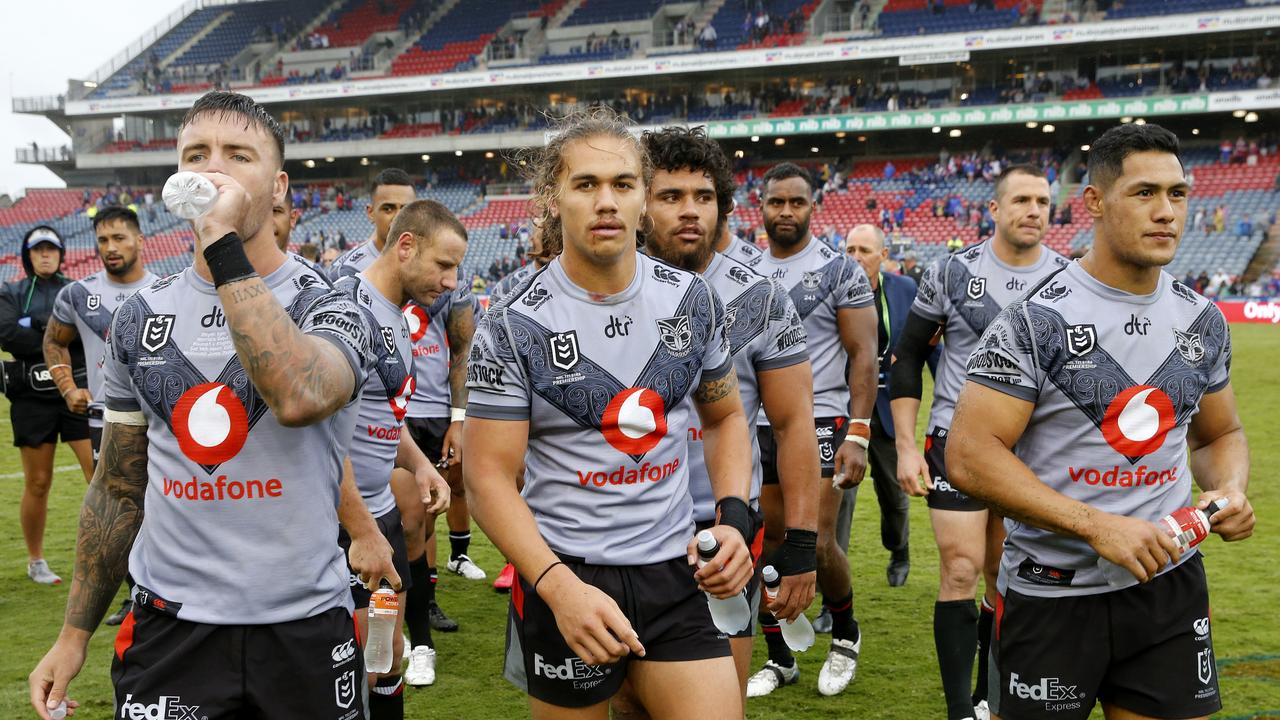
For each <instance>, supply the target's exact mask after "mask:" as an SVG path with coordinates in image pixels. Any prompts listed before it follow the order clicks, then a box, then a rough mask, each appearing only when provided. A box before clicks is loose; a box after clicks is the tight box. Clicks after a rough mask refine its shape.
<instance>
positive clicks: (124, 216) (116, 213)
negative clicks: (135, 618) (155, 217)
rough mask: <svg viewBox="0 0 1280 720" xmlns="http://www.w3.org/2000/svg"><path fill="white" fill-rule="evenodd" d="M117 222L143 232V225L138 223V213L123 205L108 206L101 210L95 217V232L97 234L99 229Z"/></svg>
mask: <svg viewBox="0 0 1280 720" xmlns="http://www.w3.org/2000/svg"><path fill="white" fill-rule="evenodd" d="M117 221H123V222H124V223H126V224H128V225H131V226H133V229H134V230H136V231H137V232H139V233H141V232H142V224H141V223H140V222H138V213H136V212H134V211H133V209H132V208H127V207H125V206H123V205H107V206H106V207H104V208H102V209H101V210H99V211H98V214H97V215H94V216H93V231H94V232H95V233H96V232H97V231H98V228H99V227H101V226H103V225H105V224H107V223H110V222H117Z"/></svg>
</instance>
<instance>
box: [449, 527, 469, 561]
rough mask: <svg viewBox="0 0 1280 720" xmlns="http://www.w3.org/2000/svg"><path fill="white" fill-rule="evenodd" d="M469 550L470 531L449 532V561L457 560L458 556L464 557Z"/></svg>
mask: <svg viewBox="0 0 1280 720" xmlns="http://www.w3.org/2000/svg"><path fill="white" fill-rule="evenodd" d="M470 548H471V531H470V530H467V531H465V532H454V531H452V530H450V531H449V559H450V560H457V559H458V556H459V555H466V554H467V550H469V549H470Z"/></svg>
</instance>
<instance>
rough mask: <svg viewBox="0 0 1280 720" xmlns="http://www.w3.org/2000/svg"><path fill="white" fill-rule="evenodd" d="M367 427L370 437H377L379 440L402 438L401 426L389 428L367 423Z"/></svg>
mask: <svg viewBox="0 0 1280 720" xmlns="http://www.w3.org/2000/svg"><path fill="white" fill-rule="evenodd" d="M365 429H366V430H367V431H368V433H369V437H371V438H377V439H379V440H399V439H400V428H398V427H393V428H388V427H381V426H378V425H365Z"/></svg>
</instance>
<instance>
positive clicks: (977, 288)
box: [964, 277, 987, 300]
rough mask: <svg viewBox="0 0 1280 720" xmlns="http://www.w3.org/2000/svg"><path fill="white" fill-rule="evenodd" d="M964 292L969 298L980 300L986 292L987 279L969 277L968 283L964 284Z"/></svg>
mask: <svg viewBox="0 0 1280 720" xmlns="http://www.w3.org/2000/svg"><path fill="white" fill-rule="evenodd" d="M964 292H965V294H966V295H968V296H969V299H970V300H981V299H982V297H983V296H984V295H986V294H987V279H986V278H983V277H975V278H969V284H968V285H967V286H965V289H964Z"/></svg>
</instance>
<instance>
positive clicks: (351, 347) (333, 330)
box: [297, 288, 381, 395]
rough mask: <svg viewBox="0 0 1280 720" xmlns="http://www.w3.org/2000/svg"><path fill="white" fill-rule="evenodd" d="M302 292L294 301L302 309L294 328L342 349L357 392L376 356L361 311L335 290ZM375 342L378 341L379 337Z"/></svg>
mask: <svg viewBox="0 0 1280 720" xmlns="http://www.w3.org/2000/svg"><path fill="white" fill-rule="evenodd" d="M303 293H304V294H305V295H306V296H305V297H304V294H300V295H299V298H298V300H301V301H302V302H303V303H304V308H305V309H303V311H302V313H301V315H300V316H299V317H298V318H297V323H298V327H299V328H300V329H301V330H302V332H303V333H305V334H307V335H313V336H316V337H320V338H324V339H325V340H328V341H329V342H331V343H333V345H334V346H335V347H337V348H338V350H340V351H341V352H342V354H343V356H344V357H346V359H347V362H348V363H349V364H350V365H351V371H352V372H353V373H354V374H355V388H356V390H355V392H356V394H357V395H358V394H359V392H360V388H361V386H363V385H364V381H365V379H366V378H367V377H368V374H369V371H370V369H371V368H372V367H373V364H374V363H375V362H376V359H377V348H376V347H375V344H374V343H375V338H374V337H373V333H372V331H371V330H370V328H369V323H368V321H367V320H366V318H365V315H364V313H363V312H362V311H361V309H360V306H359V305H358V304H357V303H356V301H355V300H354V299H353V298H351V297H350V296H349V295H347V294H345V293H343V292H341V291H338V290H331V289H329V288H316V289H315V291H312V292H308V291H303ZM317 295H318V297H315V296H317ZM308 301H309V302H308ZM377 342H378V344H381V341H380V339H379V340H377Z"/></svg>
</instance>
